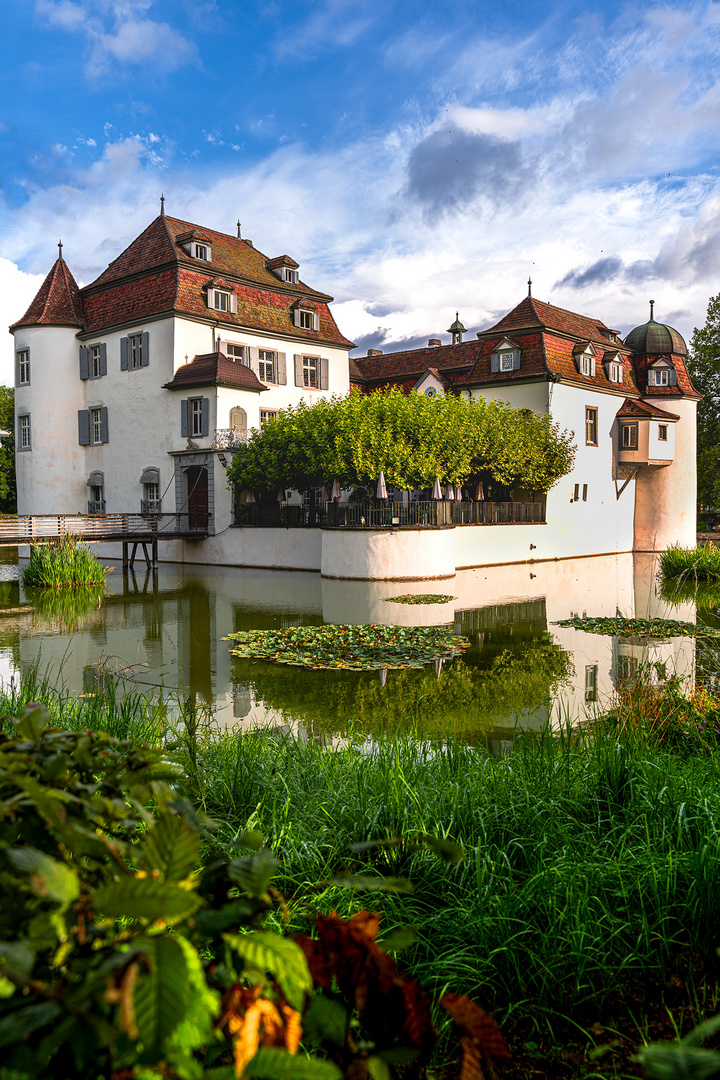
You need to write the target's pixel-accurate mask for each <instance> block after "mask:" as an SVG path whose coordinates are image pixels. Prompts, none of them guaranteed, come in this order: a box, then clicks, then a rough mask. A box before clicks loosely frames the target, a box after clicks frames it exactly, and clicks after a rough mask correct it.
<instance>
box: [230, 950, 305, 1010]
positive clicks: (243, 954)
mask: <svg viewBox="0 0 720 1080" xmlns="http://www.w3.org/2000/svg"><path fill="white" fill-rule="evenodd" d="M224 936H225V941H226V942H227V944H228V945H229V946H230V948H231V949H232V950H233V952H235V953H237V955H238V956H239V957H240V958H241V959H242V960H243V961H244V963H245V964H246V965H247V966H248V967H250V968H254V969H255V970H256V971H257V972H259V973H262V974H263V975H264V973H265V972H269V973H270V975H272V976H273V978H274V979H275V980H276V981H277V983H278V985H279V986H280V989H281V990H282V992H283V994H284V995H285V999H286V1001H287V1002H288V1004H289V1005H291V1006H292V1007H293V1009H302V1007H303V1003H304V1000H305V995H306V994H310V993H312V986H313V984H312V979H311V977H310V971H309V970H308V966H307V960H306V959H305V956H304V955H303V952H302V950H301V949H300V948H299V947H298V946H297V945H296V944H295V942H294V941H290V940H289V939H287V938H281V937H279V936H278V935H277V934H271V933H268V932H267V931H265V930H256V931H255V932H254V933H249V934H225V935H224Z"/></svg>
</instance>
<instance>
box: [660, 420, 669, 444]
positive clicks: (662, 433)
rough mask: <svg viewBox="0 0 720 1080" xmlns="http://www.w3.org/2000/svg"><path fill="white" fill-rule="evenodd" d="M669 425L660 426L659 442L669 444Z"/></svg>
mask: <svg viewBox="0 0 720 1080" xmlns="http://www.w3.org/2000/svg"><path fill="white" fill-rule="evenodd" d="M667 431H668V426H667V424H658V442H667V437H668V436H667Z"/></svg>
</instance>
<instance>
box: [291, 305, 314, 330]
mask: <svg viewBox="0 0 720 1080" xmlns="http://www.w3.org/2000/svg"><path fill="white" fill-rule="evenodd" d="M292 315H293V324H294V325H295V326H297V327H298V329H300V330H319V329H320V323H319V319H318V313H317V308H316V307H315V305H314V304H312V303H310V302H309V301H308V300H298V301H297V302H296V303H294V304H293V306H292Z"/></svg>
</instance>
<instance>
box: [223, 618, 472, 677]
mask: <svg viewBox="0 0 720 1080" xmlns="http://www.w3.org/2000/svg"><path fill="white" fill-rule="evenodd" d="M223 641H232V642H233V646H232V648H231V649H230V652H231V653H232V655H233V656H240V657H250V658H252V659H254V660H269V661H271V662H273V663H276V664H291V665H293V666H295V667H307V668H347V669H351V670H354V671H357V670H360V671H372V670H378V669H382V668H420V667H424V665H425V664H429V663H431V662H432V661H433V660H439V659H443V660H446V659H451V658H452V657H454V656H457V654H458V653H460V652H462V650H463V649H467V648H469V647H470V641H469V640H468V638H465V637H460V636H458V635H456V634H453V633H452V632H451V631H449V630H443V629H440V628H439V627H424V626H423V627H418V626H411V627H404V626H380V625H378V624H375V623H373V624H370V625H368V626H352V625H344V624H343V625H338V624H330V625H328V626H291V627H288V629H286V630H245V631H240V632H239V633H237V634H228V636H227V637H226V638H223Z"/></svg>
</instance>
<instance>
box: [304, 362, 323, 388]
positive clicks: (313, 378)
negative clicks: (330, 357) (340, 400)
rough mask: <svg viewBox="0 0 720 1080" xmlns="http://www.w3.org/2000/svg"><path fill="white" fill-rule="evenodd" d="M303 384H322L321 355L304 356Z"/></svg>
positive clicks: (317, 385)
mask: <svg viewBox="0 0 720 1080" xmlns="http://www.w3.org/2000/svg"><path fill="white" fill-rule="evenodd" d="M302 373H303V386H313V387H315V388H316V389H317V388H318V387H319V386H320V357H319V356H303V358H302Z"/></svg>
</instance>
